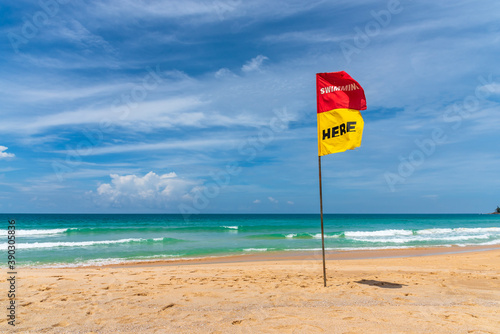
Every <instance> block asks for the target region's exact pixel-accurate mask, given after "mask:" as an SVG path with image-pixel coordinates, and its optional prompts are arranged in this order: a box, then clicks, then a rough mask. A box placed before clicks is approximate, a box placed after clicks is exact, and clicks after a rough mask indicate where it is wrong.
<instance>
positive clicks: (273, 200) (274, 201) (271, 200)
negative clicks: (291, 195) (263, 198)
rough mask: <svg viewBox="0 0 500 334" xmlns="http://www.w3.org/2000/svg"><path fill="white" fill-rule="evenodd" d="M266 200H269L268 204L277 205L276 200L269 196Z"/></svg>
mask: <svg viewBox="0 0 500 334" xmlns="http://www.w3.org/2000/svg"><path fill="white" fill-rule="evenodd" d="M267 199H268V200H269V202H271V203H278V200H277V199H276V198H273V197H271V196H269V197H268V198H267Z"/></svg>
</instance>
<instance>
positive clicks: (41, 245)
mask: <svg viewBox="0 0 500 334" xmlns="http://www.w3.org/2000/svg"><path fill="white" fill-rule="evenodd" d="M147 240H150V239H139V238H129V239H119V240H102V241H80V242H69V241H61V242H33V243H19V244H16V248H17V249H34V248H56V247H88V246H95V245H111V244H122V243H128V242H133V241H135V242H141V241H147ZM151 240H153V241H161V240H163V238H154V239H151ZM0 249H7V244H5V243H4V244H1V245H0Z"/></svg>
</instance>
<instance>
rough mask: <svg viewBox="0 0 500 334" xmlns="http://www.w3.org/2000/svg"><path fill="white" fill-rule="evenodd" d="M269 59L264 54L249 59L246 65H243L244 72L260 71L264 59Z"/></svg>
mask: <svg viewBox="0 0 500 334" xmlns="http://www.w3.org/2000/svg"><path fill="white" fill-rule="evenodd" d="M266 59H269V58H267V57H266V56H263V55H258V56H257V57H255V58H252V59H251V60H250V61H248V62H247V63H246V64H245V65H243V66H242V67H241V70H242V71H243V72H253V71H258V70H260V67H261V66H262V63H263V62H264V60H266Z"/></svg>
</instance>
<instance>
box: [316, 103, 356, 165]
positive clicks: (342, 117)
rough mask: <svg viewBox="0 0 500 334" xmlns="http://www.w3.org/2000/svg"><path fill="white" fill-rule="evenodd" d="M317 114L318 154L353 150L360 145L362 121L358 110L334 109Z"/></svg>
mask: <svg viewBox="0 0 500 334" xmlns="http://www.w3.org/2000/svg"><path fill="white" fill-rule="evenodd" d="M317 115H318V154H319V156H323V155H327V154H331V153H338V152H344V151H346V150H353V149H355V148H356V147H359V146H360V145H361V137H362V136H363V127H364V122H363V118H362V117H361V113H360V112H359V110H354V109H334V110H330V111H325V112H321V113H318V114H317Z"/></svg>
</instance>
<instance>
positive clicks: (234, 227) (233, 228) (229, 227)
mask: <svg viewBox="0 0 500 334" xmlns="http://www.w3.org/2000/svg"><path fill="white" fill-rule="evenodd" d="M222 227H224V228H228V229H231V230H237V229H238V226H222Z"/></svg>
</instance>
